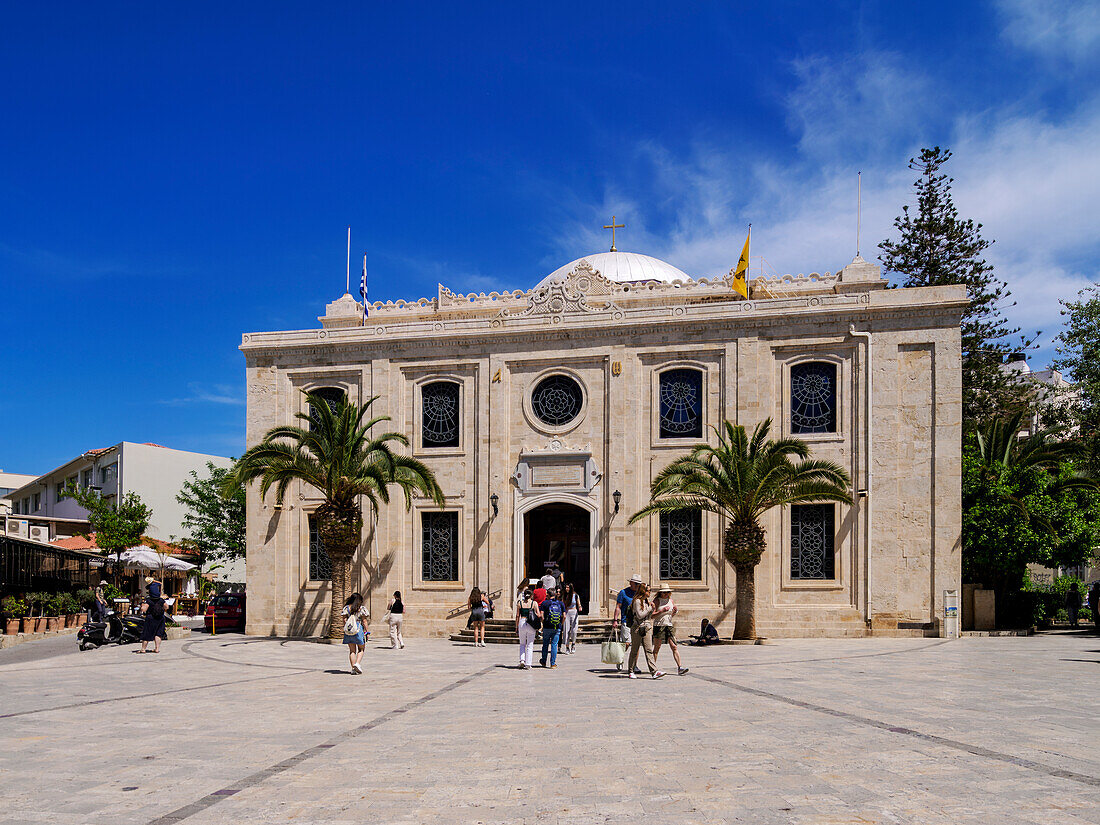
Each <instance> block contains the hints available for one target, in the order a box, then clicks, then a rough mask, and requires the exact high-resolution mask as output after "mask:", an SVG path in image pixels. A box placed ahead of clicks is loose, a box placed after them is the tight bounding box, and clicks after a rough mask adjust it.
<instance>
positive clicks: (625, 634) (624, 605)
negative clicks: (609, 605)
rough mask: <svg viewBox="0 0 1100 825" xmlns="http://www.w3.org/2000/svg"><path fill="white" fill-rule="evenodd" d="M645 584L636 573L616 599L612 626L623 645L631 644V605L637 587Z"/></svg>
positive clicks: (616, 667)
mask: <svg viewBox="0 0 1100 825" xmlns="http://www.w3.org/2000/svg"><path fill="white" fill-rule="evenodd" d="M643 584H645V581H644V580H643V579H642V577H641V576H639V575H638V574H637V573H635V574H634V575H633V576H631V577H630V581H629V582H628V583H627V585H626V587H624V588H623V589H622V590H620V591H619V595H618V596H616V597H615V616H614V618H613V619H612V622H611V626H612V627H613V628H615V630H616V631H618V636H619V641H621V642H623V643H629V642H630V603H631V602H632V601H634V596H635V594H636V589H635V587H636V585H643ZM622 669H623V666H622V665H615V670H622ZM635 669H637V668H635Z"/></svg>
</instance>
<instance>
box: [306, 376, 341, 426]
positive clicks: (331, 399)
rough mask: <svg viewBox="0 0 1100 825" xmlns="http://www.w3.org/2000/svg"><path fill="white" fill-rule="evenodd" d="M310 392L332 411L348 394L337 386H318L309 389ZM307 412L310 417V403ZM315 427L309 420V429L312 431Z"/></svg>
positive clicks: (311, 413)
mask: <svg viewBox="0 0 1100 825" xmlns="http://www.w3.org/2000/svg"><path fill="white" fill-rule="evenodd" d="M310 392H311V393H312V394H313V395H315V396H318V397H320V398H321V399H322V400H323V401H324V402H325V403H327V404H328V406H329V409H330V410H332V411H333V412H335V411H336V408H337V407H339V406H340V404H342V403H343V402H344V400H345V399H346V398H347V397H348V394H347V393H346V392H344V391H343V390H342V389H340V388H339V387H320V388H319V389H315V390H310ZM309 413H310V416H311V417H312V416H313V405H312V404H310V409H309ZM316 429H317V428H316V426H315V425H314V424H313V422H312V421H311V422H310V424H309V431H310V432H314V431H315V430H316Z"/></svg>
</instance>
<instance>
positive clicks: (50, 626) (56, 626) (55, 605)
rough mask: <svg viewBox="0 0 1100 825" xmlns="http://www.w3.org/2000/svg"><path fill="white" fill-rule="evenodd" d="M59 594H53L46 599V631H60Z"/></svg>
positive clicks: (60, 605)
mask: <svg viewBox="0 0 1100 825" xmlns="http://www.w3.org/2000/svg"><path fill="white" fill-rule="evenodd" d="M61 595H62V594H61V593H54V594H52V595H50V596H47V597H46V613H47V616H46V630H48V631H51V632H53V631H57V630H60V629H61V625H62V620H61V611H62V609H63V607H62V603H61Z"/></svg>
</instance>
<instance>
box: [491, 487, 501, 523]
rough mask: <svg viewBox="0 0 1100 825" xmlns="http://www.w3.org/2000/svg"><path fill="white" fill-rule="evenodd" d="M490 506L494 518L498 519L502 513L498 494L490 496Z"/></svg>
mask: <svg viewBox="0 0 1100 825" xmlns="http://www.w3.org/2000/svg"><path fill="white" fill-rule="evenodd" d="M489 504H490V505H491V506H492V508H493V518H496V517H497V515H499V513H500V496H498V495H497V494H496V493H493V494H492V495H491V496H489Z"/></svg>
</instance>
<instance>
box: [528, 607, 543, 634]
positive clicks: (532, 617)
mask: <svg viewBox="0 0 1100 825" xmlns="http://www.w3.org/2000/svg"><path fill="white" fill-rule="evenodd" d="M527 626H528V627H529V628H531V629H532V630H536V631H537V630H542V613H541V612H540V611H539V606H538V605H537V604H536V605H535V606H534V607H530V608H527Z"/></svg>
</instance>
